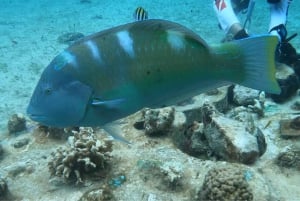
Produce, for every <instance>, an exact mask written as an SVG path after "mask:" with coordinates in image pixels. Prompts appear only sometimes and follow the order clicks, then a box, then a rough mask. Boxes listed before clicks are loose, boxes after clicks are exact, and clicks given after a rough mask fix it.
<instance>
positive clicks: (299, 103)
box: [291, 100, 300, 110]
mask: <svg viewBox="0 0 300 201" xmlns="http://www.w3.org/2000/svg"><path fill="white" fill-rule="evenodd" d="M291 108H292V109H293V110H300V100H296V101H295V102H294V103H293V104H292V105H291Z"/></svg>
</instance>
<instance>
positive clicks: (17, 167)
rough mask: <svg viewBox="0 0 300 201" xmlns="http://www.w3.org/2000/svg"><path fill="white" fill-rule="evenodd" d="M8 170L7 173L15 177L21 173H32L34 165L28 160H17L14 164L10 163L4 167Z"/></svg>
mask: <svg viewBox="0 0 300 201" xmlns="http://www.w3.org/2000/svg"><path fill="white" fill-rule="evenodd" d="M5 169H6V170H7V172H8V175H10V176H12V177H16V176H18V175H19V174H21V173H24V172H26V173H32V172H33V171H34V167H33V166H32V164H31V163H29V162H18V163H16V164H13V165H10V166H8V167H6V168H5Z"/></svg>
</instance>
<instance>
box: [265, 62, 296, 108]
mask: <svg viewBox="0 0 300 201" xmlns="http://www.w3.org/2000/svg"><path fill="white" fill-rule="evenodd" d="M276 78H277V81H278V84H279V86H280V88H281V93H280V94H279V95H277V94H270V96H271V98H272V99H273V100H274V101H275V102H277V103H281V102H284V101H286V100H288V99H289V98H290V97H292V96H293V95H295V93H296V92H297V90H298V88H299V85H300V82H299V78H298V76H297V75H296V74H295V72H294V70H293V69H292V68H291V67H289V66H287V65H285V64H281V65H280V66H278V68H277V73H276Z"/></svg>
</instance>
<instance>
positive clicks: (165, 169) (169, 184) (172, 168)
mask: <svg viewBox="0 0 300 201" xmlns="http://www.w3.org/2000/svg"><path fill="white" fill-rule="evenodd" d="M137 167H138V168H139V170H140V177H141V178H142V179H143V180H144V181H145V182H149V185H150V184H152V185H154V187H159V188H160V189H161V190H176V191H177V192H178V191H179V190H181V189H182V186H183V181H182V180H183V175H184V169H183V165H182V164H180V163H178V162H172V161H157V160H139V161H138V162H137Z"/></svg>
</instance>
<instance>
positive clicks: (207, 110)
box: [203, 105, 260, 164]
mask: <svg viewBox="0 0 300 201" xmlns="http://www.w3.org/2000/svg"><path fill="white" fill-rule="evenodd" d="M203 111H204V114H205V117H204V121H203V123H204V134H205V137H206V139H207V141H208V144H209V146H210V148H211V149H212V151H213V153H214V154H216V156H217V157H219V158H220V159H222V160H226V161H230V162H241V163H245V164H251V163H253V162H255V160H256V159H257V158H258V157H259V155H260V151H259V148H258V142H257V137H256V136H255V135H254V134H251V133H250V132H249V131H247V129H246V127H245V125H244V123H242V122H239V121H235V120H232V119H229V118H226V117H224V116H223V115H221V114H217V113H216V112H215V111H214V110H213V109H212V107H211V106H209V105H207V106H206V107H204V108H203Z"/></svg>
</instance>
